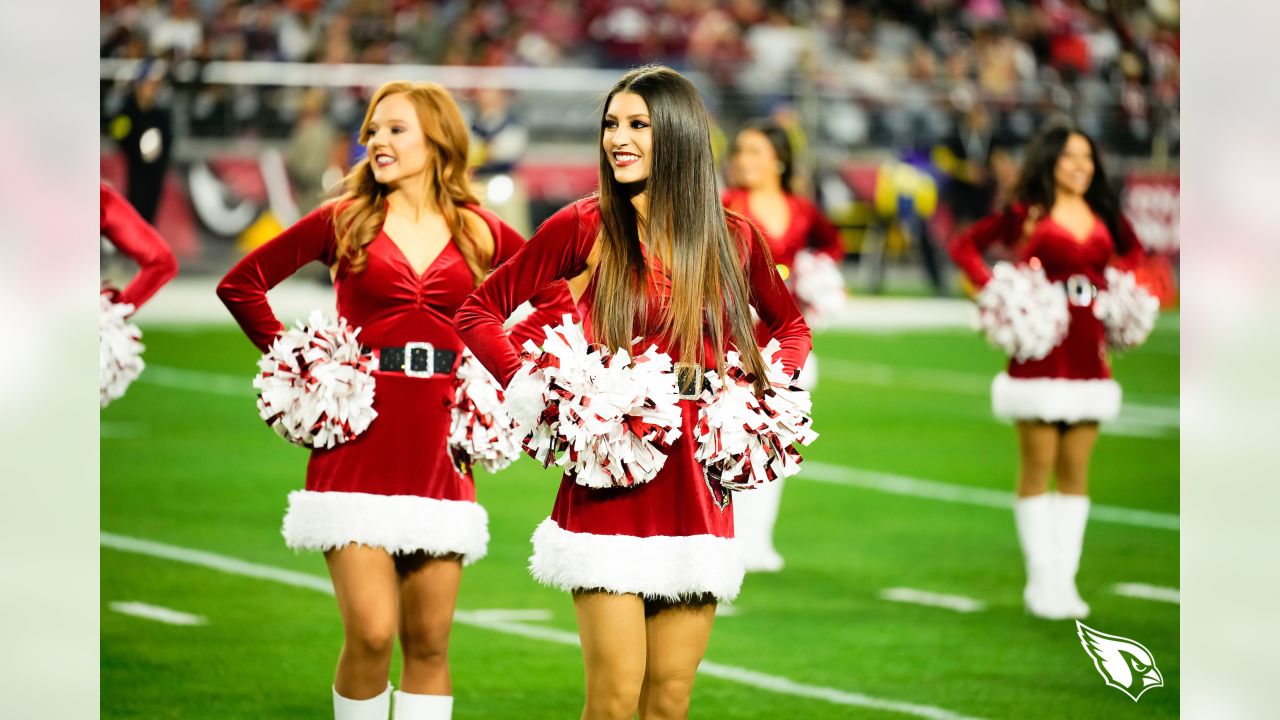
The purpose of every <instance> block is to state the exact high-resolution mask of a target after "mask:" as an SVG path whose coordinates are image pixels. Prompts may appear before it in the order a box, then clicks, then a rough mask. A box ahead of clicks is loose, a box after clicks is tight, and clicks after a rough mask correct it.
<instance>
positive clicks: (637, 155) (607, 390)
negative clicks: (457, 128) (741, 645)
mask: <svg viewBox="0 0 1280 720" xmlns="http://www.w3.org/2000/svg"><path fill="white" fill-rule="evenodd" d="M708 127H709V126H708V120H707V114H706V110H705V108H704V107H703V104H702V101H701V99H700V98H699V97H698V92H697V90H696V89H695V88H694V86H693V84H692V83H690V82H689V81H688V80H686V79H685V78H684V77H682V76H680V75H679V74H678V73H676V72H674V71H672V70H670V69H668V68H663V67H654V66H650V67H642V68H638V69H636V70H633V71H631V72H629V73H627V74H626V75H625V76H624V77H623V78H622V79H621V80H619V81H618V83H617V84H616V85H615V86H614V87H613V89H612V90H611V91H610V93H609V95H608V97H607V99H606V101H605V103H604V108H603V111H602V113H601V117H600V136H599V143H600V151H599V152H600V155H599V172H600V190H599V193H598V194H596V195H593V196H591V197H588V198H585V199H583V200H579V201H577V202H575V203H573V204H571V205H569V206H567V207H565V208H563V209H562V210H560V211H559V212H557V213H556V214H554V215H553V216H551V218H549V219H548V220H547V221H546V222H545V223H544V224H543V225H542V227H541V228H540V229H539V230H538V232H537V233H536V234H535V235H534V236H533V237H532V238H531V239H530V241H529V244H528V245H526V246H525V248H524V249H522V250H521V251H520V252H519V253H517V254H516V257H515V258H513V259H512V261H511V262H509V263H507V264H506V265H504V266H503V267H501V268H499V269H498V270H497V271H496V272H495V273H494V274H493V275H492V276H491V277H490V278H489V279H488V280H486V281H485V283H484V284H483V285H481V286H480V288H479V289H478V290H477V291H476V292H475V294H473V295H472V297H471V298H469V299H468V300H467V302H466V303H464V305H463V307H462V309H461V310H460V311H459V313H458V321H457V326H458V331H459V333H460V334H461V335H462V337H463V338H464V339H465V340H466V341H467V344H468V346H469V347H470V348H471V350H472V352H474V353H475V355H476V357H477V358H479V359H480V361H481V362H482V363H484V365H485V366H486V367H488V368H489V370H490V371H492V372H493V374H494V376H495V377H496V378H497V379H498V381H499V382H501V383H503V384H504V385H507V386H508V391H509V395H510V397H511V400H512V405H513V414H514V415H516V416H518V418H517V420H516V422H517V423H522V424H523V423H531V426H530V428H529V429H530V433H529V440H527V441H526V443H527V445H528V446H529V449H530V450H531V452H534V453H535V454H537V455H538V456H539V457H540V458H542V459H543V461H544V462H547V459H548V458H550V459H551V461H553V462H556V463H558V464H561V465H563V466H564V467H565V468H566V473H565V476H564V479H563V480H562V481H561V484H560V491H559V494H558V496H557V498H556V502H555V508H554V509H553V510H552V513H551V517H550V518H548V519H547V520H546V521H544V522H543V523H542V525H540V526H539V527H538V529H537V531H536V533H535V534H534V538H533V545H534V548H533V558H532V560H531V561H530V565H531V570H532V572H533V575H534V577H535V578H537V579H538V580H539V581H541V582H543V583H545V584H547V585H551V586H553V587H556V588H560V589H562V590H566V591H569V592H572V593H573V598H574V607H575V610H576V611H577V616H578V628H579V634H580V635H581V638H582V650H583V657H584V661H585V665H586V689H587V697H586V707H585V710H584V712H583V717H584V718H589V719H595V718H631V717H634V716H635V715H636V713H637V712H638V713H639V715H640V717H644V718H665V717H672V718H675V717H685V716H686V715H687V713H688V706H689V699H690V693H691V691H692V687H693V679H694V672H695V670H696V669H697V667H698V663H699V662H700V661H701V659H702V655H703V653H704V652H705V650H706V644H707V640H708V638H709V636H710V632H711V624H712V619H713V617H714V615H715V606H716V603H717V602H720V601H729V600H732V599H733V598H734V597H735V596H736V595H737V594H738V590H739V588H740V587H741V584H742V576H743V567H742V559H741V558H740V557H739V555H738V553H737V549H736V546H735V544H734V542H733V508H732V504H731V502H730V498H731V494H730V490H729V489H728V487H726V485H724V484H722V482H721V476H719V475H717V474H716V473H714V472H711V471H709V470H708V468H710V467H712V465H714V466H715V467H717V468H720V467H721V466H722V465H724V466H725V467H727V464H726V463H725V462H722V461H727V459H726V458H724V457H721V456H720V455H719V454H718V453H717V452H715V451H714V450H713V451H712V452H710V453H708V454H707V455H708V457H707V458H706V459H705V460H704V459H703V458H702V457H701V456H699V454H698V452H699V447H700V446H701V442H700V439H699V438H700V437H712V436H713V433H712V432H711V431H710V430H706V431H699V427H698V426H699V425H700V417H701V416H704V415H705V411H706V410H707V408H705V407H703V406H702V403H701V402H700V398H701V397H702V396H703V393H704V390H707V388H706V385H707V384H708V378H710V377H720V376H721V375H726V376H728V375H729V374H730V368H728V367H727V365H728V364H730V363H728V359H729V358H728V357H727V356H728V355H729V351H730V349H731V348H732V349H736V352H735V353H733V355H734V358H733V360H734V362H733V363H732V364H733V365H734V366H735V369H736V373H737V374H736V375H734V377H740V378H741V379H742V380H743V382H744V383H745V385H746V386H747V388H748V394H750V395H752V396H753V397H755V398H757V399H759V398H760V397H761V396H762V395H763V396H765V397H766V398H767V397H769V395H770V394H771V393H773V392H774V389H773V388H774V386H773V379H774V378H773V375H774V374H777V375H783V376H785V378H786V380H787V381H789V380H790V379H791V378H793V377H794V376H795V373H796V372H797V371H798V370H799V368H800V367H801V366H803V365H804V361H805V358H806V357H807V356H808V354H809V349H810V336H809V329H808V327H807V326H806V325H805V323H804V320H803V318H802V317H801V315H800V312H799V310H798V309H797V308H796V304H795V302H794V301H793V300H792V298H791V294H790V293H789V292H788V291H787V288H786V287H785V286H784V285H783V282H782V279H781V278H780V277H779V276H778V271H777V270H776V269H775V267H774V264H773V262H772V260H771V259H770V257H769V251H768V248H767V247H766V246H765V244H764V240H763V238H761V237H760V235H759V233H758V232H756V231H754V229H753V227H752V226H751V224H750V223H749V222H747V221H746V220H745V219H743V218H742V217H741V216H739V215H736V214H733V213H726V212H725V211H724V210H723V208H722V207H721V205H720V199H719V197H718V196H717V191H716V168H715V162H714V160H713V158H712V154H711V140H710V133H709V130H708ZM562 279H564V280H568V281H569V287H570V289H571V290H572V292H573V294H574V296H575V297H576V298H577V299H578V307H579V309H580V312H581V314H582V316H583V326H582V328H581V329H580V330H579V329H577V328H572V327H569V326H565V325H561V326H559V327H556V328H549V329H548V330H547V332H546V333H545V338H544V339H543V341H542V343H541V347H537V346H533V345H530V346H527V347H526V348H525V349H526V351H527V352H526V354H525V356H524V357H522V355H521V352H520V346H519V345H517V344H513V343H511V342H509V341H507V340H506V339H505V338H503V337H501V335H500V333H498V332H497V331H498V330H499V329H500V328H501V327H502V321H503V318H505V317H506V316H507V315H508V314H509V313H510V312H511V311H512V310H513V309H515V307H516V306H517V305H519V304H520V303H521V302H523V301H524V300H525V299H526V298H528V297H530V296H531V295H533V294H534V293H535V292H537V291H538V290H540V289H541V288H544V287H546V286H548V285H550V284H552V283H555V282H558V281H560V280H562ZM752 307H754V308H755V309H756V312H757V313H758V314H759V316H760V318H761V321H762V322H763V323H764V324H765V325H767V326H768V328H769V330H770V336H771V337H773V338H775V339H776V340H777V341H778V346H779V347H778V349H777V352H776V353H774V359H775V360H776V363H777V366H778V367H777V369H776V373H775V372H774V368H773V367H772V366H771V365H770V364H768V362H767V360H766V358H765V357H763V356H762V354H761V352H760V350H759V348H758V347H757V346H756V343H755V332H754V328H753V327H752V319H751V308H752ZM667 363H672V364H673V366H674V367H671V369H670V370H668V369H666V368H667V367H670V366H669V365H667ZM672 370H673V371H674V373H673V372H672ZM673 390H674V391H675V397H674V400H675V404H672V403H671V402H670V401H671V400H672V399H673V398H672V397H671V396H672V395H673V393H672V391H673ZM709 394H712V395H714V393H709ZM526 395H528V396H530V397H531V399H532V401H531V402H530V397H525V396H526ZM737 406H738V407H739V408H740V409H741V412H742V415H740V416H739V417H740V419H744V420H746V421H747V422H754V417H753V416H752V413H753V412H755V410H756V409H758V408H759V407H760V403H759V402H756V403H754V404H752V403H749V402H744V403H738V404H737ZM514 408H518V409H514ZM669 409H670V410H673V411H674V412H673V413H672V414H669V413H668V410H669ZM673 431H678V432H673ZM770 433H772V429H771V428H766V429H765V433H764V435H763V438H764V439H762V436H760V435H756V436H754V438H753V439H750V440H746V441H744V442H743V443H742V446H743V447H748V446H751V447H755V448H758V449H760V448H763V447H764V446H765V445H766V444H770V443H771V444H772V445H773V446H774V447H775V448H776V446H777V444H778V443H779V442H782V441H785V440H779V439H778V437H779V435H778V434H777V433H773V434H770ZM602 438H603V439H602ZM786 438H787V439H790V438H791V435H789V434H788V435H786ZM646 443H647V444H646ZM757 454H758V455H762V456H766V457H765V459H762V460H761V461H760V463H759V465H758V466H752V467H751V468H736V471H739V472H742V473H743V475H744V476H750V477H754V478H756V479H759V478H761V477H763V476H764V475H765V473H767V472H768V470H767V469H768V468H769V467H776V468H777V470H778V471H779V472H785V471H786V469H787V468H786V467H785V465H786V463H785V460H783V459H779V458H778V457H777V455H778V454H779V453H777V452H775V453H773V455H769V453H765V452H763V451H761V452H760V453H757ZM788 457H789V456H788ZM584 458H586V460H584ZM790 459H792V460H794V458H790ZM770 461H772V462H773V465H772V466H771V465H770ZM659 463H660V466H658V464H659ZM704 464H705V465H706V466H705V467H704ZM757 470H758V472H757ZM735 478H737V479H738V480H740V481H742V482H741V483H740V484H739V486H744V487H745V486H747V485H750V481H747V480H746V479H745V477H737V476H736V475H735ZM725 479H726V480H728V479H730V478H728V477H725Z"/></svg>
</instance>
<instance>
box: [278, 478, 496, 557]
mask: <svg viewBox="0 0 1280 720" xmlns="http://www.w3.org/2000/svg"><path fill="white" fill-rule="evenodd" d="M281 533H282V534H283V535H284V540H285V544H287V545H288V546H289V547H291V548H293V549H294V550H332V549H334V548H340V547H343V546H345V545H348V544H350V543H360V544H361V545H368V546H369V547H376V548H382V549H383V550H386V551H387V552H389V553H392V554H395V553H408V552H414V551H417V550H425V551H426V552H427V553H428V554H430V555H446V554H449V553H457V554H459V555H461V556H462V563H463V564H464V565H470V564H471V563H473V562H475V561H477V560H479V559H480V558H482V557H484V556H485V553H486V552H487V551H488V548H489V514H488V513H486V512H485V510H484V508H483V507H481V506H480V505H478V504H476V503H473V502H467V501H465V500H437V499H436V498H428V497H419V496H416V495H374V494H372V493H356V492H314V491H311V490H295V491H293V492H291V493H289V510H288V512H287V513H285V516H284V527H283V528H282V529H281Z"/></svg>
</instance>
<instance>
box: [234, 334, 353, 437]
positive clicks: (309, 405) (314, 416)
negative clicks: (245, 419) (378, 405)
mask: <svg viewBox="0 0 1280 720" xmlns="http://www.w3.org/2000/svg"><path fill="white" fill-rule="evenodd" d="M359 333H360V330H359V329H358V328H357V329H352V328H351V326H349V325H347V321H346V320H345V319H343V318H338V320H337V322H334V321H331V320H329V319H327V318H326V317H325V316H324V314H323V313H321V312H320V311H319V310H314V311H312V313H311V316H310V317H309V318H308V319H307V322H305V323H303V322H302V321H299V322H298V324H297V326H296V327H294V328H293V329H291V330H286V331H284V332H283V333H281V334H280V335H279V336H278V337H276V339H275V340H274V341H273V342H272V343H271V349H269V350H267V352H266V353H265V354H263V356H262V358H261V359H260V360H258V369H259V370H260V371H261V372H259V373H258V376H257V377H255V378H254V379H253V386H254V387H255V388H257V389H258V393H259V394H258V414H259V415H261V416H262V419H263V420H265V421H266V422H267V424H268V425H270V426H271V427H272V429H274V430H275V431H276V433H277V434H279V435H280V437H282V438H284V439H285V440H288V441H289V442H291V443H294V444H295V445H301V446H303V447H311V448H331V447H333V446H335V445H340V444H342V443H344V442H347V441H349V440H352V439H353V438H355V437H356V436H357V435H359V434H360V433H362V432H364V431H365V430H366V429H367V428H368V427H369V423H371V422H373V419H374V418H375V417H377V416H378V413H377V412H376V411H375V410H374V409H373V384H374V380H373V356H372V355H371V354H369V353H367V352H365V351H364V350H363V348H361V347H360V341H359V340H358V339H357V337H356V336H357V335H358V334H359Z"/></svg>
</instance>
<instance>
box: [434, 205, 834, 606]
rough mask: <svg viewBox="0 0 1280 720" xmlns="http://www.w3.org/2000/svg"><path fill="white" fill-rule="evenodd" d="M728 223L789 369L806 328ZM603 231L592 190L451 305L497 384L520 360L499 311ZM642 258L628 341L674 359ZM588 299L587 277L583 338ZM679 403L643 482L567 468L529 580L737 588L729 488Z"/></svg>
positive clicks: (570, 272) (659, 289) (664, 283)
mask: <svg viewBox="0 0 1280 720" xmlns="http://www.w3.org/2000/svg"><path fill="white" fill-rule="evenodd" d="M730 230H731V231H732V232H733V235H734V237H735V238H736V239H737V240H738V241H739V243H740V247H741V248H742V249H743V254H742V255H743V265H744V266H745V267H746V269H747V280H748V284H749V289H750V292H751V298H750V300H751V304H752V306H753V307H755V309H756V311H757V312H758V313H759V315H760V318H761V321H762V322H763V323H764V324H766V325H767V326H768V327H769V328H770V331H771V334H772V336H773V337H775V338H777V339H778V341H779V343H780V344H781V348H782V349H781V351H780V358H781V361H782V365H783V368H784V369H785V370H786V371H787V372H792V371H794V370H796V369H798V368H799V367H800V366H802V365H803V364H804V361H805V358H806V356H807V355H808V354H809V350H810V347H811V338H810V334H809V328H808V326H806V325H805V323H804V319H803V318H802V317H801V316H800V311H799V310H798V309H797V308H796V304H795V302H794V301H793V300H792V298H791V294H790V293H789V292H787V289H786V288H785V286H784V285H783V283H782V280H781V278H780V277H779V276H778V272H777V270H776V269H775V267H774V266H773V265H772V264H770V263H768V262H766V261H765V255H764V252H763V248H762V247H761V246H760V244H759V243H757V242H755V240H754V238H753V235H752V233H751V230H750V228H749V227H748V226H747V224H746V223H745V222H743V221H741V220H739V219H731V220H730ZM599 231H600V209H599V204H598V200H597V199H596V198H595V197H589V198H585V199H583V200H579V201H577V202H575V203H573V204H571V205H568V206H566V207H564V208H563V209H561V210H560V211H558V212H557V213H555V214H554V215H552V216H551V217H550V218H548V219H547V221H546V222H545V223H543V225H542V227H540V228H539V229H538V232H537V233H535V234H534V236H533V237H532V238H530V239H529V244H528V245H526V246H525V247H524V249H522V250H521V251H520V252H519V253H517V254H516V256H515V257H514V258H512V260H511V262H510V263H508V264H506V265H504V266H503V267H501V268H499V269H498V270H497V271H496V272H494V274H493V275H492V276H490V277H489V278H488V279H487V280H486V281H485V282H484V283H483V284H482V285H481V286H480V287H479V288H478V289H477V290H476V292H475V293H474V294H473V295H472V296H471V297H470V298H468V299H467V301H466V302H465V303H463V306H462V309H461V310H459V311H458V320H457V326H458V332H459V334H461V335H462V337H463V338H464V339H465V340H466V341H467V344H468V345H469V346H470V347H471V349H472V352H474V353H475V355H476V357H477V358H479V359H480V361H481V362H482V363H483V364H484V365H485V367H487V368H488V369H489V371H490V372H491V373H493V375H494V377H496V378H497V379H498V381H499V382H500V383H502V384H503V385H504V386H505V385H506V384H507V383H509V382H510V381H511V378H512V376H513V375H514V374H515V372H516V370H517V369H518V368H519V367H520V357H519V354H518V352H517V348H516V347H515V346H513V345H512V344H511V343H510V342H508V341H507V340H506V339H505V338H502V337H500V336H499V335H497V334H496V333H495V330H496V329H497V328H498V327H501V318H502V317H504V316H505V315H506V314H508V313H509V312H510V311H511V309H512V308H514V307H516V306H517V305H519V304H520V302H522V301H523V300H524V299H525V298H526V297H529V296H530V295H531V294H532V293H534V292H535V291H537V290H538V289H539V288H542V287H544V286H546V285H548V284H551V283H556V282H559V281H561V280H563V279H568V278H573V277H576V276H578V275H580V274H581V273H582V272H584V271H585V270H586V269H587V258H588V257H589V256H590V254H591V249H592V247H593V246H594V245H595V243H596V240H597V238H598V236H599ZM646 260H647V264H648V268H647V270H648V272H647V275H648V278H649V284H648V288H647V290H648V296H647V308H646V312H645V314H644V315H643V316H638V317H637V318H636V320H635V332H636V335H637V336H638V337H639V342H638V343H636V345H635V346H636V347H637V348H639V349H641V350H643V349H644V348H647V347H648V346H649V345H650V344H655V345H657V347H658V349H659V350H661V351H662V352H665V353H667V354H668V355H670V356H671V358H672V359H673V360H675V361H680V360H681V359H682V358H681V357H680V353H679V348H677V347H675V346H674V345H673V344H672V343H671V342H670V339H669V338H668V337H667V336H666V335H665V334H664V332H663V330H662V327H661V322H662V313H663V308H664V306H665V304H666V303H667V302H668V301H669V298H670V295H671V284H670V281H669V279H668V278H667V277H666V274H665V273H664V272H663V270H662V267H661V266H660V265H659V264H658V263H656V262H655V259H654V258H651V257H647V256H646ZM594 298H595V278H594V277H593V278H592V280H591V281H590V282H589V283H588V285H587V288H586V290H585V291H584V292H583V295H582V297H581V298H580V299H579V300H578V305H577V308H578V314H579V316H580V317H582V319H583V328H584V332H585V334H586V335H587V339H588V340H591V339H592V335H591V322H590V318H591V313H592V306H593V304H594ZM712 353H713V349H712V346H711V343H710V341H709V339H707V338H705V337H704V344H703V347H702V357H700V358H697V361H698V362H701V363H702V365H703V366H704V367H707V368H714V367H716V362H715V358H714V357H713V354H712ZM690 360H692V359H690ZM680 406H681V410H682V425H681V435H680V437H679V438H678V439H676V441H675V442H674V443H673V444H672V446H671V448H670V450H669V451H668V452H667V460H666V462H665V464H664V465H663V467H662V469H661V470H660V471H659V472H658V474H657V476H655V477H654V478H653V479H652V480H650V481H649V482H647V483H644V484H642V485H636V486H633V487H629V488H609V489H598V488H591V487H586V486H583V485H579V484H578V483H577V482H576V481H575V479H574V477H573V476H572V475H569V474H566V475H565V476H564V478H563V479H562V480H561V482H560V489H559V492H558V493H557V495H556V500H555V506H554V508H553V509H552V511H551V517H549V518H547V520H545V521H544V522H543V523H542V524H541V525H540V526H539V527H538V529H537V531H536V532H535V534H534V537H533V546H534V550H533V557H532V558H531V560H530V571H531V572H532V573H533V575H534V577H535V578H536V579H538V580H539V581H540V582H543V583H545V584H547V585H550V586H552V587H556V588H559V589H562V590H567V591H573V590H592V589H596V590H607V591H610V592H615V593H635V594H638V595H642V596H644V597H646V598H653V599H666V600H679V599H686V598H690V597H694V596H702V595H708V594H709V595H712V596H714V597H716V598H717V599H720V600H732V599H733V598H734V597H735V596H736V595H737V594H738V590H739V588H740V586H741V584H742V576H743V565H742V558H741V556H740V555H739V552H738V549H737V547H736V545H735V544H734V542H733V507H732V504H731V502H730V498H731V495H730V494H729V493H727V492H726V491H724V490H723V489H722V488H720V487H719V485H718V484H715V483H711V482H709V481H708V480H707V478H706V475H705V473H704V472H703V468H702V464H701V463H700V462H698V461H697V460H696V459H695V458H694V450H695V441H694V424H695V423H696V422H697V417H698V408H697V403H696V402H695V401H692V400H681V401H680Z"/></svg>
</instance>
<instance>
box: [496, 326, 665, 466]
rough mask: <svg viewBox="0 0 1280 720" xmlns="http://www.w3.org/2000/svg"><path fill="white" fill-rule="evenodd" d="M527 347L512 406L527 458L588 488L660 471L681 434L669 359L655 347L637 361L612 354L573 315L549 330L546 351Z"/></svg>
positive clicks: (510, 391)
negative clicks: (588, 336) (555, 467)
mask: <svg viewBox="0 0 1280 720" xmlns="http://www.w3.org/2000/svg"><path fill="white" fill-rule="evenodd" d="M525 350H526V352H525V362H524V364H523V365H522V366H521V368H520V370H519V371H517V373H516V375H515V377H514V378H513V379H512V381H511V383H509V384H508V387H507V406H508V413H509V414H510V416H511V417H512V419H513V422H514V423H515V425H516V427H517V428H519V431H520V432H521V434H522V436H523V437H524V448H525V451H526V452H527V453H529V455H531V456H532V457H533V458H534V459H535V460H537V461H538V462H540V463H542V464H543V466H544V467H550V466H551V465H552V464H555V465H559V466H561V467H563V468H565V470H567V471H568V472H569V473H571V474H572V475H573V477H574V480H575V482H577V483H578V484H580V485H584V486H586V487H593V488H608V487H631V486H633V485H638V484H642V483H646V482H648V481H650V480H652V479H653V478H654V477H655V476H656V475H657V474H658V471H659V470H661V469H662V466H663V464H664V463H665V462H666V453H667V450H668V449H669V448H670V446H671V443H672V442H674V441H675V439H676V438H677V437H679V436H680V420H681V412H680V406H679V391H678V390H677V388H676V377H675V373H673V372H672V365H671V358H670V357H668V356H667V355H666V354H664V353H661V352H659V351H658V350H657V348H656V347H650V348H649V349H648V350H646V351H645V352H643V353H641V354H640V355H637V356H636V357H635V358H634V359H633V358H632V357H631V356H630V354H629V353H627V352H626V351H620V352H618V353H616V354H615V353H610V352H609V351H607V350H606V349H604V348H602V347H600V346H597V345H591V344H589V343H588V342H587V339H586V337H585V336H584V335H583V333H582V329H581V328H580V327H578V326H577V325H574V324H573V322H572V321H571V320H570V319H569V318H568V317H566V318H565V322H564V324H562V325H559V326H557V327H555V328H547V330H546V341H545V342H544V343H543V346H542V348H541V349H539V348H537V347H536V346H534V345H533V344H532V342H528V343H526V344H525Z"/></svg>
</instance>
